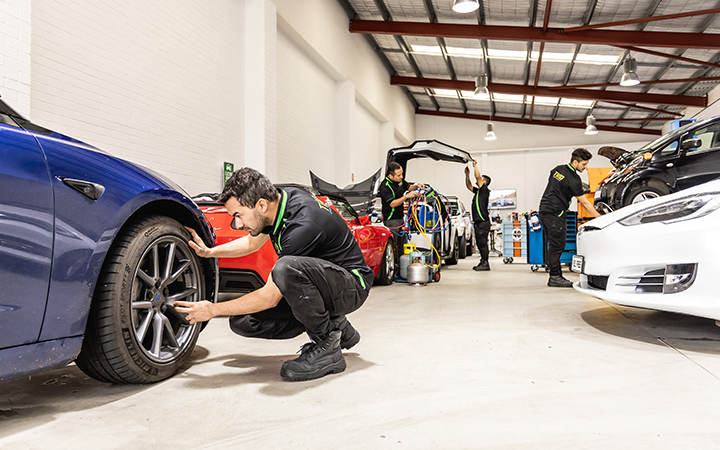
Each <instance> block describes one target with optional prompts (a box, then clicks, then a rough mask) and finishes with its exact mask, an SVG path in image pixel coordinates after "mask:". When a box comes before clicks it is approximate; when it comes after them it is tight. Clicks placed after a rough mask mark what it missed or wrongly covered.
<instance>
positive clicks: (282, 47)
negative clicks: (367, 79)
mask: <svg viewBox="0 0 720 450" xmlns="http://www.w3.org/2000/svg"><path fill="white" fill-rule="evenodd" d="M277 55H278V123H279V124H280V126H279V127H278V177H277V180H273V181H276V182H281V183H303V184H309V183H310V175H309V174H308V170H312V171H313V172H314V173H316V174H317V175H318V176H319V177H321V178H323V179H326V180H328V181H329V180H330V179H334V178H335V94H336V92H335V88H336V82H335V80H334V79H333V78H332V77H331V76H329V75H328V74H327V73H326V72H325V71H324V70H323V69H322V68H321V67H319V66H318V65H317V64H315V62H314V61H312V60H311V59H310V58H308V56H307V55H306V54H305V52H304V51H303V50H302V49H301V48H300V47H298V46H297V45H296V44H295V43H294V42H293V41H292V40H290V38H289V37H288V36H287V35H286V34H285V33H283V32H279V33H278V53H277Z"/></svg>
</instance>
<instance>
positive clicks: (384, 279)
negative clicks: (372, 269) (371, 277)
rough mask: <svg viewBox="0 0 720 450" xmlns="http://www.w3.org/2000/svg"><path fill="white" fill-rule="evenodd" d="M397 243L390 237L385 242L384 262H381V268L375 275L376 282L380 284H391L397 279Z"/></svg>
mask: <svg viewBox="0 0 720 450" xmlns="http://www.w3.org/2000/svg"><path fill="white" fill-rule="evenodd" d="M396 267H397V266H396V265H395V245H394V244H393V243H392V240H390V239H388V241H387V243H386V244H385V251H384V252H383V256H382V262H381V263H380V270H378V275H377V277H375V283H376V284H378V285H380V286H389V285H391V284H392V283H393V281H395V269H396Z"/></svg>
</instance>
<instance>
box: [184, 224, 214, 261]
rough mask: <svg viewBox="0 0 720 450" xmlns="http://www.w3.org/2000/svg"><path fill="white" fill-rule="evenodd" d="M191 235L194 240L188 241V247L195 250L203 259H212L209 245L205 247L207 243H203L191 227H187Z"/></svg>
mask: <svg viewBox="0 0 720 450" xmlns="http://www.w3.org/2000/svg"><path fill="white" fill-rule="evenodd" d="M185 228H186V229H187V230H188V231H189V232H190V234H191V235H192V240H190V241H188V245H189V246H190V248H192V249H193V250H195V253H197V255H198V256H199V257H201V258H210V252H211V250H210V248H208V246H207V245H205V242H203V240H202V238H201V237H200V236H199V235H198V234H197V232H195V230H193V229H192V228H190V227H185Z"/></svg>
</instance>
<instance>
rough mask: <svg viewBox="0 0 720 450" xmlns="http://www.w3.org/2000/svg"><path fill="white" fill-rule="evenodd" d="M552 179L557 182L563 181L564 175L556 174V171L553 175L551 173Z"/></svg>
mask: <svg viewBox="0 0 720 450" xmlns="http://www.w3.org/2000/svg"><path fill="white" fill-rule="evenodd" d="M553 178H555V179H556V180H558V181H562V180H564V179H565V175H563V174H561V173H560V172H558V171H557V170H556V171H555V173H553Z"/></svg>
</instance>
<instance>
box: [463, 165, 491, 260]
mask: <svg viewBox="0 0 720 450" xmlns="http://www.w3.org/2000/svg"><path fill="white" fill-rule="evenodd" d="M473 171H474V172H475V181H476V182H477V186H473V184H472V183H471V182H470V168H469V167H465V186H467V188H468V190H469V191H470V192H472V193H473V199H472V208H471V209H472V219H473V226H474V227H475V243H476V244H477V246H478V251H479V252H480V262H479V263H478V265H477V266H474V267H473V270H477V271H486V270H490V262H489V260H488V257H489V256H490V250H489V248H488V234H489V233H490V214H489V213H488V202H489V198H490V189H488V186H490V177H489V176H487V175H482V176H481V175H480V171H479V170H478V168H477V161H475V160H474V159H473Z"/></svg>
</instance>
